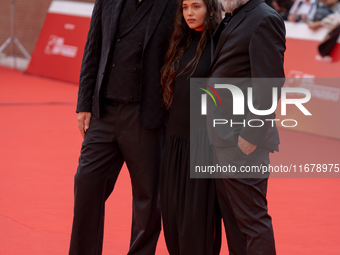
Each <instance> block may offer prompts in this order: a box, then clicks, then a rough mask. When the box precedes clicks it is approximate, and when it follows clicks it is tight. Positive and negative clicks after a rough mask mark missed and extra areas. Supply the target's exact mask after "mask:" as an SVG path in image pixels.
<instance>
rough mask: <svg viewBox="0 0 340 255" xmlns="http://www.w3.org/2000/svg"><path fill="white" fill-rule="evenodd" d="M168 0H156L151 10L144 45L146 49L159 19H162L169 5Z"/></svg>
mask: <svg viewBox="0 0 340 255" xmlns="http://www.w3.org/2000/svg"><path fill="white" fill-rule="evenodd" d="M167 3H168V0H154V4H153V7H152V10H151V15H150V19H149V23H148V26H147V28H146V33H145V41H144V47H143V50H144V49H145V47H146V45H147V44H148V42H149V40H150V38H151V36H152V34H153V32H154V31H155V29H156V27H157V24H158V22H159V20H160V19H161V17H162V15H163V12H164V10H165V6H166V5H167Z"/></svg>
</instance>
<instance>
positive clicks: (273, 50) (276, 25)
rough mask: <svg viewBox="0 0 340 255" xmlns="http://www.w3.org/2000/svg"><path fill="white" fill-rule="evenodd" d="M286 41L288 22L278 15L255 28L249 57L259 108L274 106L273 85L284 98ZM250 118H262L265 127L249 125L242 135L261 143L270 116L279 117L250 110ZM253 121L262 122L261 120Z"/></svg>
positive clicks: (270, 16) (267, 18)
mask: <svg viewBox="0 0 340 255" xmlns="http://www.w3.org/2000/svg"><path fill="white" fill-rule="evenodd" d="M285 42H286V40H285V25H284V22H283V20H282V19H281V17H279V16H278V15H269V16H266V17H264V18H263V19H262V20H261V21H260V22H259V24H258V26H257V27H256V29H255V30H254V33H253V35H252V38H251V41H250V45H249V57H250V66H251V75H252V78H255V79H253V81H252V88H253V93H252V95H253V106H254V108H255V109H257V110H267V109H270V108H271V106H272V104H273V102H272V88H273V87H277V91H278V98H277V100H279V98H280V91H281V87H282V86H283V84H284V77H285V74H284V68H283V59H284V52H285V49H286V46H285ZM257 78H269V79H257ZM271 78H281V79H271ZM250 119H261V120H263V122H264V125H263V126H262V127H249V126H248V125H246V126H245V127H244V128H243V129H242V130H241V134H240V136H241V137H242V138H244V139H245V140H247V141H248V142H250V143H252V144H255V145H257V146H259V145H261V142H262V141H263V138H264V137H266V135H267V134H268V130H269V128H270V127H271V126H272V122H271V121H266V119H275V113H273V114H270V115H265V116H260V115H255V114H253V113H251V112H249V114H248V115H247V116H246V122H248V121H249V120H250ZM253 124H254V125H259V124H258V123H256V124H255V123H253Z"/></svg>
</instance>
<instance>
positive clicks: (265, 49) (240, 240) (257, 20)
mask: <svg viewBox="0 0 340 255" xmlns="http://www.w3.org/2000/svg"><path fill="white" fill-rule="evenodd" d="M222 4H223V6H224V9H225V10H226V12H227V13H226V17H225V19H224V20H223V21H222V23H221V24H220V25H219V27H218V28H217V29H216V31H215V33H214V35H213V51H214V54H213V60H212V65H211V68H210V76H211V77H212V78H249V79H250V78H284V70H283V57H284V51H285V26H284V22H283V20H282V19H281V17H280V16H279V14H278V13H277V12H276V11H275V10H273V9H272V8H271V7H269V6H268V5H267V4H266V3H265V2H264V0H250V1H249V0H222ZM212 80H213V79H212ZM281 80H282V79H281ZM249 84H250V83H249V82H246V83H244V85H243V86H241V85H240V86H239V87H238V89H239V90H242V92H243V94H244V95H245V94H246V93H247V87H248V85H249ZM276 84H278V83H277V82H274V83H267V84H266V83H259V82H253V83H252V85H250V86H252V89H253V104H254V108H255V109H258V110H267V109H269V108H270V107H271V105H272V94H271V91H272V87H271V86H273V85H276ZM282 85H283V82H282V83H281V84H280V86H282ZM280 89H281V88H280V87H279V88H278V90H280ZM230 95H231V94H230ZM229 97H230V96H229ZM234 100H235V98H234ZM222 101H223V100H222ZM232 101H233V98H231V97H230V98H228V100H227V101H225V102H223V103H226V105H227V106H224V107H226V108H228V109H226V108H224V109H226V112H227V113H228V116H224V117H225V119H228V120H230V119H233V120H234V121H236V122H238V125H234V126H233V127H229V126H228V127H226V128H224V129H223V130H222V129H220V130H218V131H216V129H214V130H213V129H212V128H209V126H208V131H209V137H210V138H211V142H212V144H213V145H214V153H215V159H216V162H217V163H218V164H219V165H223V166H228V165H231V166H234V167H236V169H237V170H240V167H242V166H260V165H263V166H265V165H268V164H269V153H270V152H271V151H274V150H278V144H279V138H278V132H277V129H276V126H273V127H272V126H271V124H270V122H268V123H266V124H264V125H263V126H262V127H257V128H252V127H250V126H247V125H245V126H242V125H240V122H242V121H243V120H240V116H235V115H233V113H232V110H231V109H232V107H233V105H232V103H231V102H232ZM228 104H229V105H228ZM214 114H216V112H215V113H213V115H214ZM208 118H209V117H208ZM242 118H243V119H244V121H245V122H248V120H250V119H263V118H267V119H271V118H272V119H275V114H271V115H268V116H257V115H254V114H253V113H251V112H250V111H249V109H246V110H245V113H244V115H242ZM267 181H268V175H264V176H263V177H262V178H220V179H216V186H217V194H218V200H219V205H220V209H221V213H222V217H223V220H224V225H225V229H226V234H227V239H228V246H229V252H230V254H232V255H275V254H276V251H275V242H274V234H273V227H272V220H271V217H270V216H269V214H268V208H267V199H266V194H267Z"/></svg>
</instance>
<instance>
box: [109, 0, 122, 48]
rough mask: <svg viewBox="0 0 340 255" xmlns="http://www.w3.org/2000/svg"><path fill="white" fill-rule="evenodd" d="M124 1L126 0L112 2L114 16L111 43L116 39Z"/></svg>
mask: <svg viewBox="0 0 340 255" xmlns="http://www.w3.org/2000/svg"><path fill="white" fill-rule="evenodd" d="M123 1H125V0H115V1H111V2H112V12H111V13H112V16H111V45H112V43H113V41H114V39H115V36H116V31H117V26H118V21H119V15H120V12H121V10H122V6H123Z"/></svg>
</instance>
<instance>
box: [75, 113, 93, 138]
mask: <svg viewBox="0 0 340 255" xmlns="http://www.w3.org/2000/svg"><path fill="white" fill-rule="evenodd" d="M77 119H78V128H79V131H80V134H81V136H82V137H83V139H84V138H85V133H86V131H87V130H88V129H89V126H90V120H91V113H90V112H79V113H78V118H77Z"/></svg>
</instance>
